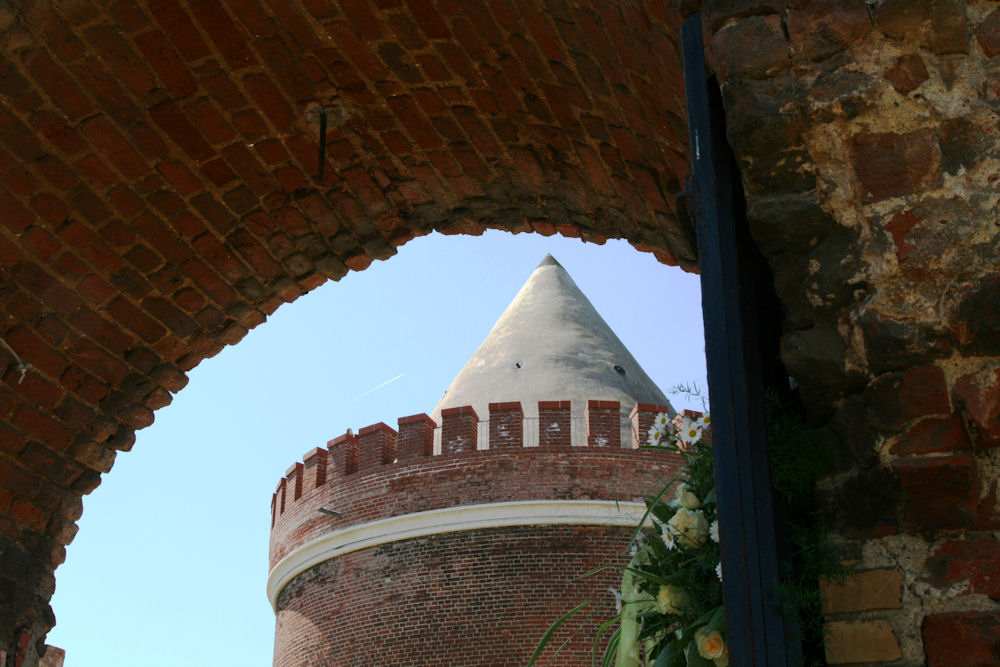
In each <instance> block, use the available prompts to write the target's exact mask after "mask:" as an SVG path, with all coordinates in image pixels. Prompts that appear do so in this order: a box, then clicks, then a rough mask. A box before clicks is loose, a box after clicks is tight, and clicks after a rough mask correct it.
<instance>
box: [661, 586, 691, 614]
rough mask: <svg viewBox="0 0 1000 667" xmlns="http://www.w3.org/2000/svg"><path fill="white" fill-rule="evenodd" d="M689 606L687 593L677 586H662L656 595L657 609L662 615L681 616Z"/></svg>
mask: <svg viewBox="0 0 1000 667" xmlns="http://www.w3.org/2000/svg"><path fill="white" fill-rule="evenodd" d="M687 604H688V596H687V593H685V592H684V591H683V590H682V589H680V588H677V587H676V586H660V590H659V591H658V592H657V593H656V608H657V610H659V612H660V613H661V614H679V613H681V608H682V607H686V606H687Z"/></svg>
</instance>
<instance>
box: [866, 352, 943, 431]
mask: <svg viewBox="0 0 1000 667" xmlns="http://www.w3.org/2000/svg"><path fill="white" fill-rule="evenodd" d="M864 397H865V403H866V407H867V412H868V417H869V419H870V420H871V422H872V424H874V425H875V426H876V427H878V428H881V429H884V430H887V431H895V430H899V429H900V428H902V427H903V426H904V425H906V424H907V423H908V422H910V421H912V420H915V419H918V418H920V417H926V416H944V415H947V414H950V413H951V400H950V398H949V395H948V387H947V385H946V383H945V378H944V371H942V370H941V368H939V367H937V366H924V367H921V368H915V369H912V370H908V371H903V372H899V373H886V374H885V375H881V376H879V377H877V378H875V380H873V381H872V382H871V383H870V384H869V385H868V387H867V388H866V389H865V395H864Z"/></svg>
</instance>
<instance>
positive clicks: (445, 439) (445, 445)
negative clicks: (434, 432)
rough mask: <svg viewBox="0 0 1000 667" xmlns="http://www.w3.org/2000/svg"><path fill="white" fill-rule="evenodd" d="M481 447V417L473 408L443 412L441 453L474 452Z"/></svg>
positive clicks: (452, 409) (448, 409)
mask: <svg viewBox="0 0 1000 667" xmlns="http://www.w3.org/2000/svg"><path fill="white" fill-rule="evenodd" d="M478 446H479V416H478V415H476V411H475V410H473V409H472V407H471V406H468V405H465V406H461V407H457V408H447V409H445V410H442V411H441V453H442V454H462V453H465V452H474V451H476V449H477V448H478Z"/></svg>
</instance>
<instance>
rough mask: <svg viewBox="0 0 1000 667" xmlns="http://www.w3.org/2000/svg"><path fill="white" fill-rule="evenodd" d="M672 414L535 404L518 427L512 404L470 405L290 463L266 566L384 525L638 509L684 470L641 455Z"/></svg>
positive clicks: (350, 438) (353, 437)
mask: <svg viewBox="0 0 1000 667" xmlns="http://www.w3.org/2000/svg"><path fill="white" fill-rule="evenodd" d="M660 412H672V411H671V410H670V409H669V407H668V406H662V405H653V404H645V403H640V404H637V405H635V406H634V408H633V409H632V411H631V414H630V417H629V418H628V419H623V418H622V417H621V416H620V415H621V414H622V413H621V406H620V405H619V403H618V402H615V401H597V400H594V401H588V402H587V405H586V409H585V410H584V411H583V415H584V416H583V418H582V419H580V418H577V417H574V416H573V415H572V413H571V402H570V401H542V402H540V403H539V405H538V415H539V416H538V417H537V418H530V419H526V418H525V417H524V411H523V410H522V406H521V404H520V403H517V402H508V403H491V404H490V405H489V413H488V415H486V418H485V419H483V418H481V417H480V416H479V415H478V414H476V412H475V411H474V410H473V409H472V408H471V407H468V406H464V407H455V408H449V409H445V410H443V411H442V412H441V422H442V423H441V424H440V425H439V424H436V423H435V422H434V421H433V420H432V419H431V418H430V417H428V416H427V415H426V414H418V415H411V416H407V417H401V418H400V419H399V420H398V421H397V428H395V429H394V428H392V427H390V426H389V425H388V424H385V423H383V422H379V423H377V424H372V425H370V426H366V427H364V428H362V429H360V430H359V431H358V432H357V433H353V432H351V431H348V432H347V433H345V434H344V435H341V436H338V437H336V438H334V439H332V440H330V441H329V442H328V443H327V446H326V447H317V448H314V449H312V450H310V451H309V452H307V453H306V455H305V456H304V457H303V460H302V461H301V462H297V463H295V464H293V465H292V466H291V467H289V468H288V470H287V471H286V473H285V476H284V477H283V478H282V479H281V481H280V482H279V483H278V486H277V489H276V491H275V493H274V495H273V498H272V503H271V549H270V562H271V566H272V568H273V567H274V566H275V565H276V564H277V563H278V562H279V561H281V559H282V558H284V557H285V556H287V555H288V554H290V553H292V552H293V551H296V550H299V549H300V548H302V547H303V545H307V544H309V543H310V542H311V541H314V540H316V539H318V538H320V537H322V536H325V535H328V534H330V533H331V532H334V531H342V530H346V529H348V528H350V527H356V526H360V525H364V524H370V523H372V522H379V521H384V520H387V519H390V518H392V517H400V516H404V515H413V514H416V513H421V512H433V511H438V510H444V509H447V508H455V507H466V506H478V505H487V504H493V505H496V504H512V503H524V502H528V501H532V502H535V501H621V502H634V501H641V500H642V498H643V497H644V496H646V495H648V494H650V493H655V492H656V491H657V490H658V489H659V488H660V487H661V486H662V485H663V484H664V482H665V481H666V480H668V479H669V478H670V477H671V476H672V474H673V472H674V471H676V470H677V469H678V468H679V464H680V461H679V459H678V457H677V456H676V455H675V454H671V453H668V452H663V451H655V450H646V449H639V447H640V446H641V445H643V444H645V439H646V434H647V432H648V430H649V427H650V425H651V424H652V422H653V419H654V418H655V416H656V415H657V414H658V413H660Z"/></svg>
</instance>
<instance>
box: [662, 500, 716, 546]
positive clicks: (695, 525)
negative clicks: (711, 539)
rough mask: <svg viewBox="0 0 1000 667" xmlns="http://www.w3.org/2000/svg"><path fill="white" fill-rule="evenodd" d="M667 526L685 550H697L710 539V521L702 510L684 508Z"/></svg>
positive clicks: (675, 514) (676, 513) (678, 511)
mask: <svg viewBox="0 0 1000 667" xmlns="http://www.w3.org/2000/svg"><path fill="white" fill-rule="evenodd" d="M667 525H668V526H670V528H672V529H673V533H674V535H676V536H677V543H678V544H679V545H680V546H682V547H684V548H685V549H697V548H698V547H699V546H700V545H702V544H704V542H705V540H707V539H708V519H706V518H705V513H704V512H702V511H701V510H692V509H688V508H686V507H682V508H680V509H679V510H677V512H675V513H674V515H673V517H671V518H670V521H668V522H667Z"/></svg>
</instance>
